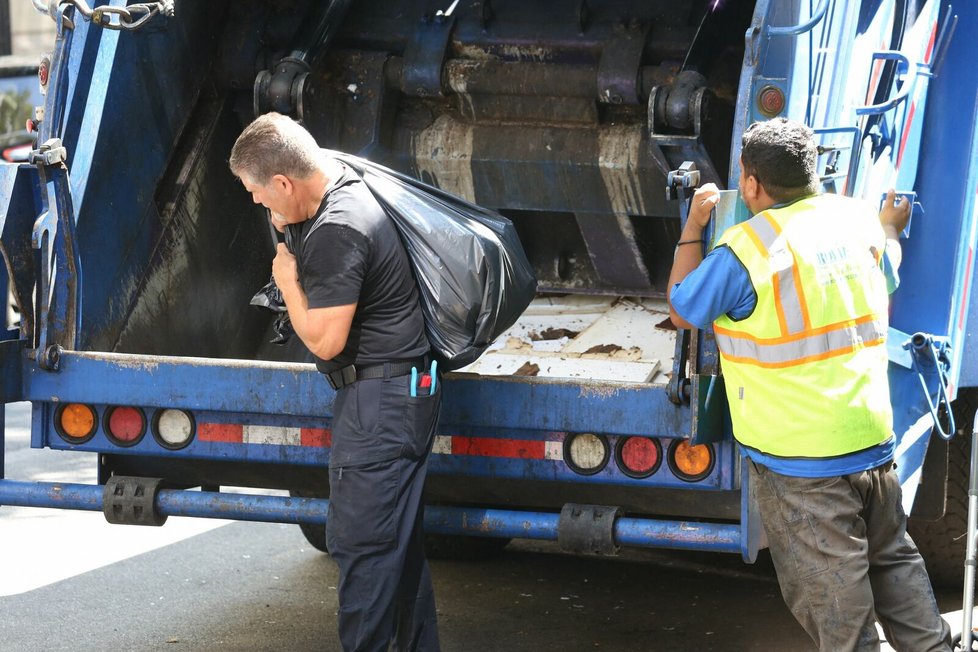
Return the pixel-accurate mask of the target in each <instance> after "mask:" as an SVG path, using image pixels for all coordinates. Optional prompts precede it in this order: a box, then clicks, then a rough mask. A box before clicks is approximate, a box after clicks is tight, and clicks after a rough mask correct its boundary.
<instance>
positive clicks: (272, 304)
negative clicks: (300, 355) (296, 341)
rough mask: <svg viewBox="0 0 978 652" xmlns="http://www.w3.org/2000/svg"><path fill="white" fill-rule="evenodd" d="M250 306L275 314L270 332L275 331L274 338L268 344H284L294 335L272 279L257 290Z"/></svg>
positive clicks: (283, 301) (279, 294) (279, 291)
mask: <svg viewBox="0 0 978 652" xmlns="http://www.w3.org/2000/svg"><path fill="white" fill-rule="evenodd" d="M250 304H251V305H253V306H258V307H259V308H266V309H268V310H271V311H272V312H274V313H277V314H276V316H275V320H274V321H273V322H272V330H274V331H275V336H274V337H273V338H272V339H271V340H269V342H271V343H272V344H285V343H286V342H288V341H289V338H291V337H292V336H293V335H294V334H295V329H294V328H292V320H291V319H290V318H289V312H288V309H287V308H286V307H285V300H284V299H283V298H282V291H281V290H280V289H278V286H277V285H276V284H275V279H274V278H271V279H269V281H268V283H266V284H265V286H264V287H262V289H260V290H258V292H256V293H255V296H253V297H251V301H250Z"/></svg>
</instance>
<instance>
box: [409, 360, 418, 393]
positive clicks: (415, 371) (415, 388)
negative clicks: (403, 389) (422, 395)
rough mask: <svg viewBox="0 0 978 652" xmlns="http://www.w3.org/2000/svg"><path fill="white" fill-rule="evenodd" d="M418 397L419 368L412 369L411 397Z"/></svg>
mask: <svg viewBox="0 0 978 652" xmlns="http://www.w3.org/2000/svg"><path fill="white" fill-rule="evenodd" d="M417 395H418V368H417V367H411V396H412V397H417Z"/></svg>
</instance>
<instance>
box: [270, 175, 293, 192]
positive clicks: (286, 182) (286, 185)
mask: <svg viewBox="0 0 978 652" xmlns="http://www.w3.org/2000/svg"><path fill="white" fill-rule="evenodd" d="M271 183H272V184H273V185H274V186H275V187H276V188H277V189H278V190H279V191H280V192H283V193H285V194H286V195H291V194H292V193H293V191H294V186H293V185H292V179H290V178H288V177H287V176H285V175H284V174H276V175H274V176H273V177H272V180H271Z"/></svg>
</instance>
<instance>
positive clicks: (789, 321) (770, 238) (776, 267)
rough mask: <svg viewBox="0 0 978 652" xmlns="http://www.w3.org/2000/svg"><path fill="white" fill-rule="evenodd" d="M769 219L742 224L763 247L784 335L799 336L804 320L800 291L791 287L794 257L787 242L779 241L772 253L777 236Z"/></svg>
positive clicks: (764, 218) (795, 286) (792, 283)
mask: <svg viewBox="0 0 978 652" xmlns="http://www.w3.org/2000/svg"><path fill="white" fill-rule="evenodd" d="M771 222H772V218H770V217H768V216H767V214H766V213H760V214H758V215H757V216H756V217H755V218H754V219H751V220H748V221H747V222H746V224H745V226H746V227H747V228H749V229H750V230H751V231H753V232H754V234H755V235H756V236H757V239H758V240H759V241H760V242H761V244H763V245H764V248H765V249H766V251H765V252H764V253H765V254H766V256H767V258H768V262H769V264H770V265H771V269H772V271H773V272H774V275H775V276H776V277H777V279H778V297H777V299H776V300H777V301H778V306H779V307H780V310H779V311H778V312H779V314H781V315H783V316H784V325H785V328H786V329H787V332H786V333H784V334H785V335H788V334H794V333H800V332H802V331H803V330H805V319H804V314H803V312H802V309H801V296H802V295H801V288H800V287H798V286H797V284H796V283H795V275H794V274H793V270H794V267H795V264H796V263H795V256H794V253H792V251H791V250H790V249H788V245H787V242H784V241H782V242H781V243H779V244H778V245H777V249H775V243H777V240H778V237H779V234H778V232H777V231H776V230H775V228H774V225H772V224H771Z"/></svg>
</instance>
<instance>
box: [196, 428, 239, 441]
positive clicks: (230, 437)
mask: <svg viewBox="0 0 978 652" xmlns="http://www.w3.org/2000/svg"><path fill="white" fill-rule="evenodd" d="M197 439H199V440H200V441H219V442H228V443H232V444H240V443H242V442H243V441H244V426H242V425H241V424H240V423H237V424H235V423H200V424H198V425H197Z"/></svg>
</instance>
